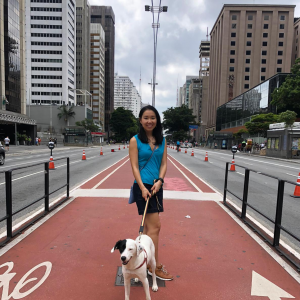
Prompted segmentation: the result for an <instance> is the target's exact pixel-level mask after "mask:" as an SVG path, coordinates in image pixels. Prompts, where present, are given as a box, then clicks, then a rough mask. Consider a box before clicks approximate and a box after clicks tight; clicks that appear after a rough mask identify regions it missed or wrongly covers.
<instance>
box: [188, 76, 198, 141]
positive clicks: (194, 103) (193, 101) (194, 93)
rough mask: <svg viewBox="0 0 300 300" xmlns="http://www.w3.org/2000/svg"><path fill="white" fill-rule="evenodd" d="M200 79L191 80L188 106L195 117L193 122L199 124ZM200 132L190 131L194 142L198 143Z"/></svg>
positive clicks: (196, 130)
mask: <svg viewBox="0 0 300 300" xmlns="http://www.w3.org/2000/svg"><path fill="white" fill-rule="evenodd" d="M200 83H201V81H200V79H199V78H198V79H192V80H191V84H190V85H189V104H190V108H191V109H192V110H193V115H194V116H196V118H195V122H197V123H198V122H199V123H200V122H201V103H200V89H201V87H200ZM199 134H200V130H199V127H198V129H192V134H191V136H192V137H193V140H194V141H197V142H199V140H200V137H199Z"/></svg>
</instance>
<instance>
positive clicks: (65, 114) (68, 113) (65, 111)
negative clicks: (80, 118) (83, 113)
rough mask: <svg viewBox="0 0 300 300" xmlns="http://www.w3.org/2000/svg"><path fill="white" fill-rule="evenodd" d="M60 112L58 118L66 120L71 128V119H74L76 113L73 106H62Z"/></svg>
mask: <svg viewBox="0 0 300 300" xmlns="http://www.w3.org/2000/svg"><path fill="white" fill-rule="evenodd" d="M58 110H60V113H58V114H57V116H58V118H59V119H61V118H64V120H65V121H66V122H67V125H68V126H69V119H70V118H74V116H75V111H73V106H66V105H65V104H64V105H61V106H60V107H59V108H58Z"/></svg>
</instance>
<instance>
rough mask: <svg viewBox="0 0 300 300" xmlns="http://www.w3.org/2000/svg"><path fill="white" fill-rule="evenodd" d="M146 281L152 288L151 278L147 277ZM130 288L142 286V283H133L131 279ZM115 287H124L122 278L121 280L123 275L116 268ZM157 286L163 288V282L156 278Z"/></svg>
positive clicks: (120, 268)
mask: <svg viewBox="0 0 300 300" xmlns="http://www.w3.org/2000/svg"><path fill="white" fill-rule="evenodd" d="M147 278H148V281H149V286H150V287H152V283H153V282H152V276H150V275H147ZM130 283H131V286H141V287H142V286H143V285H142V283H141V282H140V281H138V282H135V281H134V278H132V279H131V281H130ZM115 285H116V286H124V278H123V274H122V267H118V270H117V276H116V282H115ZM157 285H158V287H165V286H166V285H165V282H164V281H163V280H160V279H158V278H157Z"/></svg>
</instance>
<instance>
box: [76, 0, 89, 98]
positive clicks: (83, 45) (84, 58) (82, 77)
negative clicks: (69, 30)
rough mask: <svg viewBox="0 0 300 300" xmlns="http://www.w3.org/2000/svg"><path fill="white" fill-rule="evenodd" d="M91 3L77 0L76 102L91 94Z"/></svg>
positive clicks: (86, 0) (85, 0)
mask: <svg viewBox="0 0 300 300" xmlns="http://www.w3.org/2000/svg"><path fill="white" fill-rule="evenodd" d="M90 19H91V15H90V5H89V1H88V0H76V89H77V90H81V92H79V91H77V96H76V103H77V104H81V103H85V101H86V99H88V100H90V96H89V95H88V94H87V93H86V91H88V92H90V56H91V42H90V22H91V21H90ZM89 103H90V101H89Z"/></svg>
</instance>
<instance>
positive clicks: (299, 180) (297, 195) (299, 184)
mask: <svg viewBox="0 0 300 300" xmlns="http://www.w3.org/2000/svg"><path fill="white" fill-rule="evenodd" d="M291 197H294V198H300V173H299V174H298V178H297V184H296V186H295V191H294V195H291Z"/></svg>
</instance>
